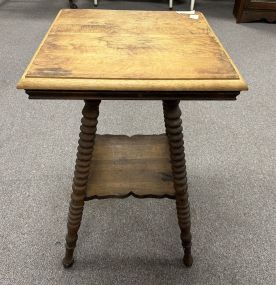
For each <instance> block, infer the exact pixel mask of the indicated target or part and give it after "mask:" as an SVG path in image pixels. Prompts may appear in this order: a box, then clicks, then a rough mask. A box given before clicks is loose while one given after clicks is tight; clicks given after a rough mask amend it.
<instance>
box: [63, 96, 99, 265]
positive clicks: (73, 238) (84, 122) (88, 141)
mask: <svg viewBox="0 0 276 285" xmlns="http://www.w3.org/2000/svg"><path fill="white" fill-rule="evenodd" d="M99 104H100V101H99V100H97V101H85V106H84V108H83V110H82V115H83V117H82V119H81V127H80V130H81V132H80V135H79V136H80V139H79V146H78V152H77V159H76V166H75V172H74V179H73V186H72V190H73V192H72V195H71V202H70V207H69V214H68V223H67V235H66V244H65V247H66V252H65V257H64V259H63V266H64V267H65V268H67V267H70V266H71V265H72V264H73V263H74V259H73V253H74V249H75V247H76V242H77V239H78V230H79V227H80V224H81V219H82V212H83V206H84V198H85V194H86V186H87V180H88V175H89V168H90V161H91V158H92V152H93V147H94V141H95V135H96V129H97V122H98V121H97V118H98V116H99Z"/></svg>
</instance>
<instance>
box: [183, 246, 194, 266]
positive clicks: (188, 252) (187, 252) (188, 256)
mask: <svg viewBox="0 0 276 285" xmlns="http://www.w3.org/2000/svg"><path fill="white" fill-rule="evenodd" d="M183 263H184V265H185V266H186V267H191V266H192V265H193V256H192V254H191V250H189V249H188V248H186V249H185V254H184V257H183Z"/></svg>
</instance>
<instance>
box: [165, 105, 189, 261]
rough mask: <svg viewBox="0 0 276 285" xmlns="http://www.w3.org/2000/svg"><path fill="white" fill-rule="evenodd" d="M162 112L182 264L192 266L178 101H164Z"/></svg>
mask: <svg viewBox="0 0 276 285" xmlns="http://www.w3.org/2000/svg"><path fill="white" fill-rule="evenodd" d="M163 110H164V118H165V126H166V134H167V136H168V140H169V145H170V154H171V164H172V174H173V180H174V188H175V192H176V210H177V217H178V224H179V227H180V230H181V235H180V237H181V240H182V245H183V249H184V258H183V263H184V264H185V265H186V266H192V264H193V257H192V254H191V247H192V242H191V240H192V235H191V232H190V229H191V219H190V208H189V201H188V184H187V172H186V165H185V153H184V141H183V134H182V130H183V129H182V126H181V124H182V121H181V110H180V108H179V100H166V101H165V100H164V101H163Z"/></svg>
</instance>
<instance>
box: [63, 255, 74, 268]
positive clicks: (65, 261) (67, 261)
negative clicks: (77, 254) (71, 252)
mask: <svg viewBox="0 0 276 285" xmlns="http://www.w3.org/2000/svg"><path fill="white" fill-rule="evenodd" d="M62 264H63V267H64V268H70V267H71V266H72V265H73V264H74V258H71V259H70V258H69V259H68V258H67V257H64V258H63V260H62Z"/></svg>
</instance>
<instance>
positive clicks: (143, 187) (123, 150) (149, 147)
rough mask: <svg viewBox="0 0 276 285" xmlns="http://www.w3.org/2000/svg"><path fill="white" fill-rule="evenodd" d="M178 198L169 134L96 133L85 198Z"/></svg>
mask: <svg viewBox="0 0 276 285" xmlns="http://www.w3.org/2000/svg"><path fill="white" fill-rule="evenodd" d="M131 195H133V196H135V197H137V198H147V197H148V198H164V197H167V198H175V190H174V187H173V178H172V171H171V164H170V153H169V144H168V139H167V137H166V135H135V136H132V137H128V136H124V135H120V136H116V135H97V136H96V139H95V146H94V151H93V158H92V161H91V166H90V174H89V178H88V184H87V189H86V200H90V199H96V198H97V199H103V198H125V197H128V196H131Z"/></svg>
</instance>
